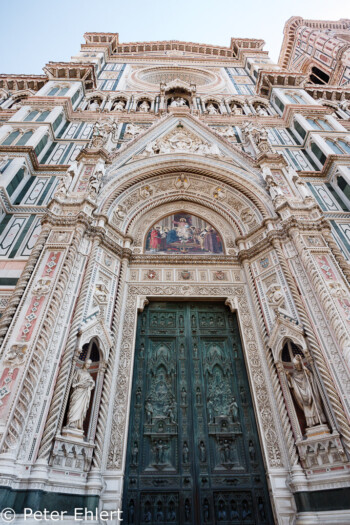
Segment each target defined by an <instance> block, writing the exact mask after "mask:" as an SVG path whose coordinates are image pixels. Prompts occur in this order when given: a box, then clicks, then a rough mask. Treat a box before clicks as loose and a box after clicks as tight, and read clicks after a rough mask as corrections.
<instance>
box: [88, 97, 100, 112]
mask: <svg viewBox="0 0 350 525" xmlns="http://www.w3.org/2000/svg"><path fill="white" fill-rule="evenodd" d="M98 109H100V104H99V103H98V102H97V100H96V99H95V100H92V101H91V102H90V105H89V110H90V111H97V110H98Z"/></svg>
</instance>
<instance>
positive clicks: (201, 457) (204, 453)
mask: <svg viewBox="0 0 350 525" xmlns="http://www.w3.org/2000/svg"><path fill="white" fill-rule="evenodd" d="M199 461H200V462H201V463H205V462H206V461H207V451H206V448H205V445H204V441H201V442H200V443H199Z"/></svg>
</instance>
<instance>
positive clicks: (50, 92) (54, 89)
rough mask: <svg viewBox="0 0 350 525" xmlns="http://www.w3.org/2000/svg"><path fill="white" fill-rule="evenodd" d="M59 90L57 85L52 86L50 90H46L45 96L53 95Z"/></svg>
mask: <svg viewBox="0 0 350 525" xmlns="http://www.w3.org/2000/svg"><path fill="white" fill-rule="evenodd" d="M59 90H60V88H58V87H54V88H52V89H50V91H49V92H48V94H47V96H48V97H54V96H55V95H56V93H58V92H59Z"/></svg>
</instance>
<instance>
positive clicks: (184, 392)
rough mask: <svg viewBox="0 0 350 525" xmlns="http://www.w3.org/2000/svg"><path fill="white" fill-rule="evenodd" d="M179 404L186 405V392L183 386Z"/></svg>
mask: <svg viewBox="0 0 350 525" xmlns="http://www.w3.org/2000/svg"><path fill="white" fill-rule="evenodd" d="M181 403H182V404H183V405H187V392H186V388H185V387H184V386H183V387H182V390H181Z"/></svg>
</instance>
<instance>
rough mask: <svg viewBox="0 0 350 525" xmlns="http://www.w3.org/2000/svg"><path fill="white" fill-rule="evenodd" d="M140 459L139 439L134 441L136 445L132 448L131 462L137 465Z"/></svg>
mask: <svg viewBox="0 0 350 525" xmlns="http://www.w3.org/2000/svg"><path fill="white" fill-rule="evenodd" d="M138 459H139V446H138V444H137V441H134V445H133V447H132V450H131V463H132V465H137V463H138Z"/></svg>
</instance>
